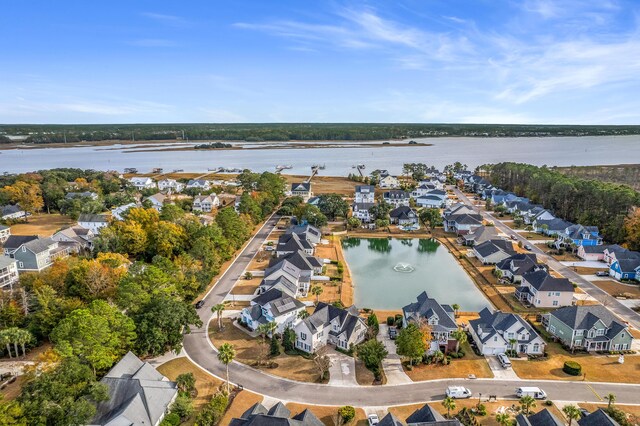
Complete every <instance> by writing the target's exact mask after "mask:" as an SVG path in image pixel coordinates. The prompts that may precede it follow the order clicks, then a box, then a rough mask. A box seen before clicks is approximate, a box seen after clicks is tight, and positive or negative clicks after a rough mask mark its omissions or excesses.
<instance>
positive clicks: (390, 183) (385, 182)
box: [378, 175, 400, 189]
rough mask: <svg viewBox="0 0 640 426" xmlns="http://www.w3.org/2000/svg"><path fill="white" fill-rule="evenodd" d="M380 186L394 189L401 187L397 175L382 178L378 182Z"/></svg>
mask: <svg viewBox="0 0 640 426" xmlns="http://www.w3.org/2000/svg"><path fill="white" fill-rule="evenodd" d="M378 186H379V187H380V188H390V189H394V188H399V187H400V182H398V179H397V178H396V177H394V176H391V175H387V176H384V177H381V178H380V181H379V182H378Z"/></svg>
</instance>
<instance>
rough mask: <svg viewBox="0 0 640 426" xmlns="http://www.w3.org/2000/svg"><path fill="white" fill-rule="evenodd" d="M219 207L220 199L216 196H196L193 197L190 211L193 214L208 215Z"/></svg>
mask: <svg viewBox="0 0 640 426" xmlns="http://www.w3.org/2000/svg"><path fill="white" fill-rule="evenodd" d="M219 206H220V199H219V198H218V196H217V195H216V194H209V195H197V196H195V197H193V204H192V206H191V210H193V211H194V212H204V213H210V212H211V211H212V210H213V209H214V208H218V207H219Z"/></svg>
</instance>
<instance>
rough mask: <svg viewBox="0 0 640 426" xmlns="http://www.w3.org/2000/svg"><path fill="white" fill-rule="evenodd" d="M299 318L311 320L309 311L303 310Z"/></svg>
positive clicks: (299, 313)
mask: <svg viewBox="0 0 640 426" xmlns="http://www.w3.org/2000/svg"><path fill="white" fill-rule="evenodd" d="M298 318H299V319H305V318H309V311H307V310H306V309H303V310H301V311H300V312H298Z"/></svg>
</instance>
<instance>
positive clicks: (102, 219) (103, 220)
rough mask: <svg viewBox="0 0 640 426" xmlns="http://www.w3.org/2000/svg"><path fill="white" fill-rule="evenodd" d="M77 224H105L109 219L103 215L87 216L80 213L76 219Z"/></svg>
mask: <svg viewBox="0 0 640 426" xmlns="http://www.w3.org/2000/svg"><path fill="white" fill-rule="evenodd" d="M78 222H100V223H107V222H109V219H108V218H107V216H106V215H104V214H89V213H82V214H81V215H80V217H78Z"/></svg>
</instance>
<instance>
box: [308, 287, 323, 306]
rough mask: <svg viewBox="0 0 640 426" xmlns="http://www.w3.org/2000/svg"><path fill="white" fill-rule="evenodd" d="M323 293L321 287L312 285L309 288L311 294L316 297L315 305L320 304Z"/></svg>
mask: <svg viewBox="0 0 640 426" xmlns="http://www.w3.org/2000/svg"><path fill="white" fill-rule="evenodd" d="M323 291H324V289H323V288H322V286H319V285H314V286H313V287H311V294H313V295H314V296H316V305H317V304H318V303H319V302H320V295H321V294H322V292H323Z"/></svg>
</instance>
